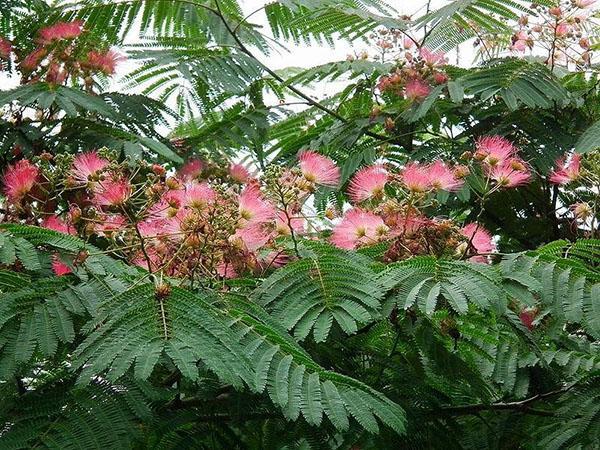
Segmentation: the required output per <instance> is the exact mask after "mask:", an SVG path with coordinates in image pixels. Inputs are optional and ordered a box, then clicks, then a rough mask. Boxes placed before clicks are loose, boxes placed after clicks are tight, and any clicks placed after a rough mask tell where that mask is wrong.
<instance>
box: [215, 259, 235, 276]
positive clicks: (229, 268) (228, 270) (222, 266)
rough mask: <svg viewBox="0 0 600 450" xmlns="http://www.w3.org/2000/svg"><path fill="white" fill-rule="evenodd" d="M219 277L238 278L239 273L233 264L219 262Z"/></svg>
mask: <svg viewBox="0 0 600 450" xmlns="http://www.w3.org/2000/svg"><path fill="white" fill-rule="evenodd" d="M216 269H217V275H219V276H220V277H221V278H229V279H231V278H237V277H238V273H237V272H236V271H235V269H234V267H233V264H231V263H229V262H225V261H221V262H219V264H218V265H217V268H216Z"/></svg>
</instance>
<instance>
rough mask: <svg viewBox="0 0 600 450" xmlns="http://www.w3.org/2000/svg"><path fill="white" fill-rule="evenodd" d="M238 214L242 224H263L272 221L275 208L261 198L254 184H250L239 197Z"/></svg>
mask: <svg viewBox="0 0 600 450" xmlns="http://www.w3.org/2000/svg"><path fill="white" fill-rule="evenodd" d="M239 213H240V217H241V218H242V219H243V221H244V223H248V224H256V223H264V222H268V221H270V220H273V218H274V217H275V208H274V207H273V205H271V203H269V202H268V201H267V200H265V199H264V198H263V196H262V193H261V192H260V188H259V187H258V186H257V185H256V184H250V185H248V186H246V187H245V188H244V190H243V191H242V193H241V194H240V196H239Z"/></svg>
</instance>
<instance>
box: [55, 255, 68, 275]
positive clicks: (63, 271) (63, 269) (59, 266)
mask: <svg viewBox="0 0 600 450" xmlns="http://www.w3.org/2000/svg"><path fill="white" fill-rule="evenodd" d="M52 271H53V272H54V274H55V275H56V276H57V277H62V276H63V275H68V274H70V273H71V272H72V270H71V268H70V267H69V266H67V265H66V264H65V263H64V262H62V261H61V260H60V259H59V256H58V255H52Z"/></svg>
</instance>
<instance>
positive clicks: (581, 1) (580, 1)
mask: <svg viewBox="0 0 600 450" xmlns="http://www.w3.org/2000/svg"><path fill="white" fill-rule="evenodd" d="M574 3H575V6H577V7H578V8H581V9H584V8H587V7H588V6H592V5H593V4H594V3H596V0H575V2H574Z"/></svg>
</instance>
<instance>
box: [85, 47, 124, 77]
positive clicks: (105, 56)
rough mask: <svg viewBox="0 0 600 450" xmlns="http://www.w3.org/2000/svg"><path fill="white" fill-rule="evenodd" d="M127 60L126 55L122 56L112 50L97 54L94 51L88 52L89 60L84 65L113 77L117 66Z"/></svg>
mask: <svg viewBox="0 0 600 450" xmlns="http://www.w3.org/2000/svg"><path fill="white" fill-rule="evenodd" d="M126 59H127V58H126V57H125V55H122V54H120V53H118V52H116V51H115V50H112V49H111V50H108V51H106V52H97V51H95V50H92V51H90V52H88V54H87V58H86V60H85V61H84V62H83V64H82V65H83V66H84V67H87V68H88V69H91V70H96V71H98V72H102V73H104V74H105V75H113V74H114V73H115V70H116V68H117V65H118V64H120V63H121V62H123V61H125V60H126Z"/></svg>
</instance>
